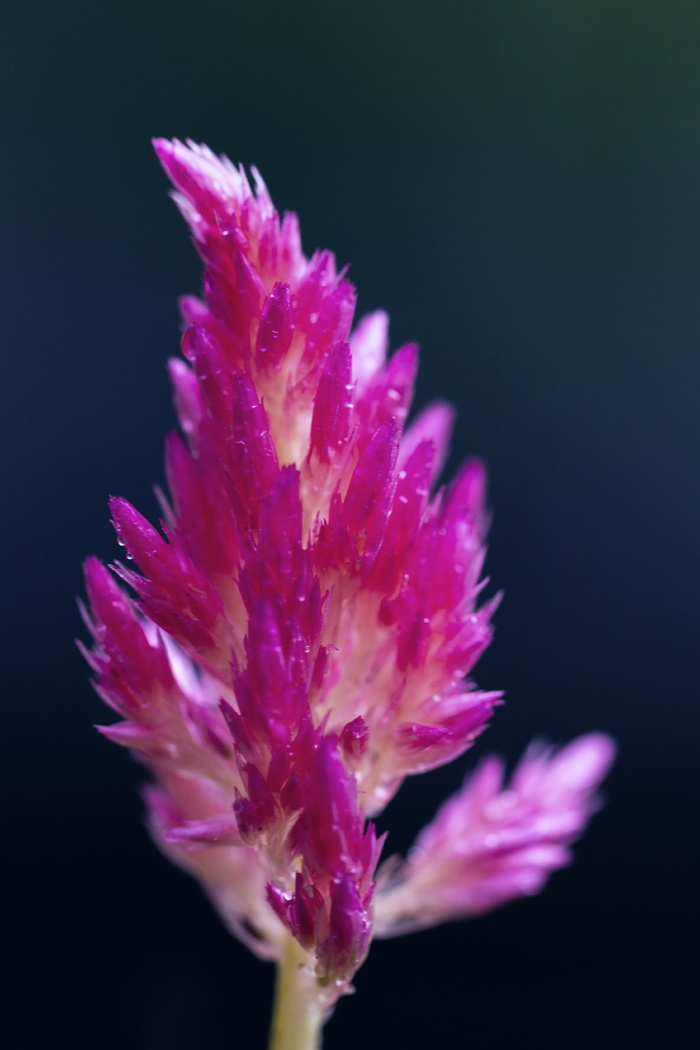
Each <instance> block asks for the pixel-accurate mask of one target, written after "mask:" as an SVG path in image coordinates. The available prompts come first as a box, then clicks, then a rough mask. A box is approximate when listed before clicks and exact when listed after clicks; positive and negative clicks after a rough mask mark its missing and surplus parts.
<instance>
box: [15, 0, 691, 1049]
mask: <svg viewBox="0 0 700 1050" xmlns="http://www.w3.org/2000/svg"><path fill="white" fill-rule="evenodd" d="M699 59H700V6H698V5H697V4H693V3H688V2H687V0H664V2H663V3H660V2H659V0H634V2H632V0H528V2H527V3H523V2H522V0H489V2H487V3H483V2H482V3H476V2H473V0H453V2H452V0H432V2H431V3H427V2H423V0H401V2H399V0H354V2H352V3H346V2H338V3H334V2H329V0H326V2H320V0H296V2H294V3H284V2H281V0H256V2H255V3H240V2H238V0H225V2H223V0H222V2H218V0H200V2H198V3H196V4H195V3H192V2H190V3H184V2H182V0H167V2H166V0H145V2H144V0H140V2H137V0H120V2H119V3H116V4H95V3H94V2H88V0H84V2H83V0H66V2H64V3H62V4H57V3H54V2H51V0H25V3H23V4H22V5H19V4H11V5H8V6H7V7H6V8H5V9H4V11H3V18H2V24H1V25H0V143H1V145H0V354H1V362H2V365H1V369H2V391H1V393H0V399H1V404H2V407H1V409H0V433H1V435H2V436H1V438H0V449H1V450H2V454H1V466H0V470H1V471H2V477H3V481H2V494H3V512H2V541H1V548H0V549H1V550H2V555H3V571H2V587H3V592H4V595H3V603H2V617H3V623H2V633H1V634H0V641H1V644H2V686H3V688H2V692H3V702H2V706H1V708H0V718H1V719H2V747H3V758H2V765H1V769H2V775H3V777H4V787H3V790H2V793H1V795H0V799H1V805H2V810H3V816H4V820H5V831H4V834H3V847H4V856H5V861H4V864H3V881H4V888H3V890H2V897H1V899H2V903H3V906H4V908H5V909H6V911H7V916H6V920H5V922H6V927H5V928H6V930H7V931H8V933H7V935H6V936H4V941H5V948H6V951H7V957H8V962H9V969H10V981H9V983H7V982H6V983H5V986H4V990H8V989H9V991H10V996H9V1000H8V1006H7V1007H6V1008H3V1011H2V1013H1V1014H0V1024H1V1025H2V1026H3V1027H5V1028H6V1029H8V1038H7V1041H6V1044H5V1045H7V1046H8V1047H22V1048H34V1047H45V1046H48V1045H57V1043H58V1042H61V1041H65V1042H66V1044H67V1045H70V1046H71V1047H72V1048H73V1050H83V1048H90V1050H92V1048H93V1047H96V1046H99V1047H100V1050H113V1048H114V1050H117V1048H119V1050H124V1048H126V1047H128V1048H129V1050H161V1048H167V1050H194V1048H195V1047H196V1048H197V1050H211V1048H215V1047H216V1048H217V1050H218V1048H220V1047H223V1046H231V1047H245V1048H252V1050H255V1048H256V1047H263V1046H264V1045H265V1038H266V1031H267V1023H268V1021H267V1019H268V1010H269V1000H270V995H271V987H272V971H271V969H270V968H269V967H268V966H266V965H264V964H262V963H260V962H258V961H257V960H255V959H253V958H252V957H250V956H248V955H247V953H246V951H245V950H244V949H243V948H241V947H240V946H239V945H238V944H236V943H234V942H232V941H231V939H230V938H229V937H228V936H227V935H226V934H225V933H224V931H223V929H221V928H220V926H219V925H218V921H217V919H216V918H215V916H214V915H213V913H212V912H211V911H210V909H209V907H208V905H207V904H206V902H205V901H204V900H203V898H202V897H201V896H200V894H199V891H198V889H197V888H196V887H195V886H194V884H192V883H191V882H190V881H189V880H188V879H187V878H186V877H185V876H184V875H182V874H181V873H179V872H178V871H176V870H175V869H172V868H171V867H170V866H169V865H168V864H167V863H166V862H165V861H164V860H163V859H162V858H161V857H160V856H159V855H158V854H157V852H156V851H155V850H154V849H153V847H152V846H151V844H150V842H149V840H148V838H147V834H146V832H145V829H144V827H143V824H142V817H141V810H140V803H139V801H138V798H137V787H138V785H139V783H141V782H142V780H143V774H142V771H141V770H140V768H139V767H138V766H137V765H136V764H135V763H133V762H131V761H130V759H129V758H128V756H127V755H126V753H124V752H122V751H120V750H118V749H117V748H116V747H114V746H113V745H111V744H109V743H107V742H106V741H105V740H103V739H101V738H99V737H98V735H97V734H96V733H95V732H94V731H93V730H92V728H91V725H92V723H94V722H99V721H100V720H103V719H105V711H104V710H102V709H101V706H100V704H99V702H98V700H97V698H96V697H94V695H93V694H92V692H91V690H90V687H89V686H88V684H87V675H86V670H85V668H84V666H83V664H82V662H81V660H80V658H79V656H78V654H77V652H76V651H75V649H74V647H73V643H72V639H73V637H74V636H75V635H81V636H84V630H83V628H82V626H81V625H80V622H79V620H78V616H77V612H76V609H75V596H76V595H77V594H79V593H80V591H81V588H82V584H81V574H80V564H81V560H82V558H83V556H84V555H85V554H88V553H97V554H99V555H100V556H102V557H104V558H105V559H110V558H112V557H114V556H115V554H116V545H115V541H114V538H113V536H112V534H111V530H110V527H109V524H108V513H107V507H106V499H107V496H108V495H109V494H110V493H114V494H120V495H125V496H127V497H128V498H130V499H131V500H133V501H134V502H135V503H136V504H137V506H139V507H140V508H141V509H142V510H144V511H145V512H147V513H148V514H150V515H153V516H155V515H156V514H157V509H156V503H155V499H154V497H153V493H152V487H151V486H152V484H153V483H154V482H159V481H162V463H161V457H162V442H163V435H164V434H165V432H166V431H167V430H168V429H170V428H171V427H172V425H173V412H172V409H171V406H170V395H169V391H168V386H167V381H166V376H165V370H164V364H165V361H166V358H167V357H168V356H169V355H171V354H173V353H174V352H176V351H177V345H178V337H179V335H178V332H179V322H178V317H177V312H176V297H177V296H178V295H179V294H180V293H183V292H186V291H194V290H196V289H197V288H198V287H199V280H200V269H199V264H198V261H197V260H196V258H195V255H194V252H193V251H192V249H191V247H190V245H189V243H188V237H187V234H186V232H185V228H184V225H183V224H182V222H181V220H180V218H179V216H178V214H177V213H176V210H175V208H174V206H173V205H172V203H171V202H170V201H169V200H168V198H167V193H166V180H165V178H164V176H163V175H162V173H161V172H160V170H159V167H158V165H157V163H156V161H155V158H154V157H153V155H152V154H151V151H150V146H149V138H150V136H151V135H154V134H156V135H164V136H179V137H188V136H189V137H192V138H194V139H196V140H203V141H206V142H208V143H209V145H211V147H212V148H214V149H215V150H217V151H224V152H226V153H228V154H229V155H230V156H231V157H232V159H234V160H241V161H243V162H245V163H246V164H250V163H254V164H256V165H257V166H258V167H259V168H260V169H261V171H262V172H263V174H264V176H265V177H266V179H267V182H268V185H269V187H270V190H271V193H272V195H273V199H274V200H275V202H276V203H277V204H278V206H279V207H280V208H281V209H293V210H296V211H298V212H299V214H300V215H301V220H302V233H303V238H304V245H305V248H306V250H307V252H310V251H312V250H313V249H314V248H315V247H317V246H319V247H329V248H332V249H334V250H335V252H336V254H337V257H338V260H339V262H341V263H345V262H350V263H351V264H352V265H351V270H350V276H351V277H352V279H353V280H354V281H355V283H356V285H357V286H358V288H359V293H360V300H359V302H360V311H361V312H366V311H368V310H371V309H375V308H378V307H384V308H386V309H387V310H388V311H389V313H390V315H391V318H392V330H391V334H392V344H393V346H395V347H396V346H399V345H401V344H402V343H403V342H405V341H408V340H412V339H416V340H418V341H419V342H420V344H421V347H422V370H421V374H420V380H419V385H418V397H417V404H418V405H419V406H420V405H421V404H424V403H425V402H426V401H428V400H429V399H430V398H432V397H434V396H437V395H443V396H445V395H446V396H448V397H449V398H451V399H452V400H453V401H454V402H455V403H456V405H457V407H458V409H459V423H458V426H457V431H456V437H455V444H454V452H453V457H452V460H451V463H450V469H454V467H455V466H456V464H457V463H458V462H459V461H460V460H461V459H463V458H464V457H465V456H466V455H467V454H469V453H472V452H478V453H480V454H481V455H482V456H483V457H484V458H485V459H486V460H487V462H488V464H489V468H490V473H491V503H492V506H493V508H494V518H493V527H492V534H491V552H490V555H489V562H488V569H489V571H490V574H491V576H492V578H493V581H494V584H493V587H498V588H503V589H504V590H505V593H506V597H505V601H504V603H503V605H502V606H501V609H500V611H499V612H498V615H497V620H496V623H497V634H496V640H495V642H494V645H493V647H492V649H491V651H490V652H489V653H488V654H487V656H486V657H485V658H484V659H483V660H482V662H481V665H480V666H479V668H478V669H477V671H478V673H477V678H478V681H479V683H480V684H482V685H483V686H485V687H489V688H499V687H502V688H505V689H506V690H507V706H505V707H504V708H501V709H500V710H499V711H498V713H497V716H496V718H495V720H494V723H493V727H492V728H491V729H490V730H489V732H488V734H487V735H486V736H485V737H483V738H482V740H481V741H480V742H479V744H478V745H477V748H476V749H475V750H474V752H472V753H471V754H470V755H468V756H466V757H465V758H464V759H463V760H461V761H460V762H458V763H456V764H455V766H454V767H450V768H449V769H447V770H443V771H441V772H439V773H435V774H432V775H430V776H427V777H423V778H419V779H416V780H414V781H412V782H411V783H410V784H409V785H407V786H406V787H405V789H404V790H403V791H402V793H401V795H400V796H399V797H398V798H397V800H396V801H395V803H393V804H392V806H391V808H390V810H389V811H388V813H387V819H386V822H385V825H388V826H390V828H391V839H390V848H392V849H393V850H398V849H404V848H406V847H407V846H408V845H409V844H410V842H411V840H412V838H413V836H414V834H415V833H416V831H417V830H418V828H419V827H420V826H421V825H422V824H423V823H424V822H425V821H426V820H427V819H429V817H430V816H431V815H432V813H433V811H434V809H435V807H436V806H437V804H438V802H439V800H440V799H441V798H442V797H443V796H444V795H446V794H447V793H448V792H449V791H452V790H454V789H455V788H456V787H457V785H458V784H459V783H460V781H461V778H462V776H463V774H464V772H465V770H466V769H467V768H469V766H470V764H471V763H473V761H474V760H475V758H476V757H477V756H478V755H481V754H484V753H485V752H486V751H488V750H491V749H496V750H500V751H502V752H504V753H505V754H507V755H508V757H509V760H510V761H514V760H515V759H516V758H517V757H518V756H519V754H520V753H521V752H522V750H523V749H524V747H525V746H526V744H527V743H528V741H529V740H530V738H531V737H532V736H535V735H539V736H546V737H548V738H549V739H552V740H555V741H564V740H566V739H568V738H570V737H571V736H573V735H575V734H577V733H580V732H584V731H586V730H589V729H605V730H608V731H610V732H612V733H613V734H614V735H615V736H616V737H617V739H618V741H619V746H620V755H619V761H618V764H617V767H616V769H615V772H614V774H613V775H612V776H611V778H610V780H609V783H608V785H607V788H606V798H607V806H606V808H605V810H604V811H603V812H601V814H600V815H599V816H598V817H596V819H595V821H594V823H593V826H592V828H591V830H590V833H589V834H588V835H587V836H586V838H585V839H584V840H583V841H582V842H581V843H580V845H579V847H578V848H577V851H576V852H577V860H576V864H575V866H574V867H572V868H570V869H569V870H567V871H566V872H563V873H560V874H558V875H557V876H555V877H554V878H553V880H552V883H551V884H550V887H549V888H548V890H547V891H546V893H545V894H544V895H543V896H541V897H539V898H537V899H533V900H528V901H526V902H523V903H518V904H515V905H512V906H510V907H508V908H506V909H504V910H503V911H501V912H499V913H497V914H494V915H493V916H491V917H488V918H484V919H482V920H479V921H476V922H472V923H470V924H461V925H453V926H449V927H445V928H443V929H439V930H435V931H431V932H427V933H423V934H420V935H415V936H413V937H411V938H405V939H403V940H398V941H394V942H385V943H380V944H377V945H376V946H375V947H374V949H373V951H372V954H371V956H370V959H369V961H368V962H367V963H366V965H365V967H364V968H363V969H362V970H361V971H360V973H359V975H358V978H357V982H356V983H357V989H358V994H357V995H356V996H354V997H353V998H349V999H346V1000H344V1001H343V1002H341V1003H340V1005H339V1007H338V1009H337V1011H336V1015H335V1016H334V1018H333V1019H332V1021H331V1022H330V1025H329V1028H328V1032H327V1046H328V1047H329V1050H349V1048H351V1047H352V1048H356V1047H357V1046H360V1045H361V1046H362V1047H363V1048H365V1050H376V1048H380V1047H383V1048H387V1047H397V1046H401V1047H402V1048H404V1050H412V1048H416V1050H417V1048H424V1047H425V1046H431V1045H435V1046H445V1045H449V1046H457V1047H461V1046H464V1047H470V1048H474V1050H477V1048H478V1050H482V1048H483V1050H501V1048H512V1047H515V1046H517V1047H538V1048H549V1047H552V1048H561V1047H565V1048H567V1050H583V1048H585V1050H590V1048H596V1050H613V1048H618V1047H626V1046H634V1047H645V1046H654V1047H657V1046H664V1047H668V1048H670V1050H683V1048H685V1047H691V1046H695V1045H697V1043H696V1041H695V1040H696V1039H697V1034H698V1032H697V1027H696V1024H695V1015H696V1012H697V1011H696V1007H695V1006H694V1005H693V994H694V991H695V989H696V976H697V975H696V970H697V961H696V946H697V943H698V906H697V896H698V889H697V887H698V873H697V863H698V854H699V852H700V847H699V844H698V801H699V795H700V786H699V780H700V777H699V773H698V736H699V734H698V729H699V728H700V726H699V718H698V689H699V683H700V675H699V674H698V670H699V668H698V651H697V642H696V635H697V630H698V593H700V579H699V578H698V576H699V565H698V556H697V550H698V545H697V534H698V510H699V494H698V480H697V477H698V473H697V459H698V450H699V449H700V411H699V410H698V402H699V400H700V356H699V352H698V351H699V343H700V305H699V297H698V284H699V282H700V188H699V186H698V183H699V181H700V179H699V175H700V62H699ZM107 717H109V715H107Z"/></svg>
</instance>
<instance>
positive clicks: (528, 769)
mask: <svg viewBox="0 0 700 1050" xmlns="http://www.w3.org/2000/svg"><path fill="white" fill-rule="evenodd" d="M614 755H615V746H614V744H613V742H612V740H611V739H610V738H609V737H607V736H604V735H602V734H591V735H589V736H583V737H579V739H578V740H574V741H573V743H571V744H569V745H568V746H567V747H565V748H563V749H562V750H561V751H559V752H558V753H556V754H553V753H552V752H551V751H549V750H547V749H546V748H543V747H542V746H541V745H537V744H535V745H533V746H532V747H531V748H530V750H529V751H527V753H526V754H525V755H524V757H523V759H522V760H521V762H520V765H519V766H518V768H517V769H516V770H515V773H514V774H513V777H512V779H511V782H510V785H509V787H508V788H507V789H504V788H503V763H502V762H501V761H500V759H498V758H494V757H491V758H487V759H485V760H484V761H483V762H482V763H481V764H480V765H479V767H478V768H477V769H476V771H475V772H474V773H473V774H472V776H471V777H469V778H468V779H467V780H466V782H465V784H464V787H463V788H462V790H461V791H460V792H459V793H458V794H456V795H454V796H453V797H452V798H451V799H449V800H448V801H447V802H446V803H445V804H444V805H443V806H442V808H441V809H440V810H439V811H438V813H437V815H436V816H435V819H434V820H433V821H432V822H431V823H430V824H429V825H428V826H427V827H426V828H424V830H423V831H422V832H421V834H420V835H419V837H418V839H417V841H416V843H415V845H414V846H413V848H412V849H411V851H410V852H409V854H408V859H407V860H405V861H403V862H401V861H400V860H399V859H398V858H396V857H395V858H391V859H390V860H388V861H386V863H385V864H384V865H383V866H382V868H381V869H380V871H379V873H378V879H377V893H376V898H375V921H376V928H375V935H376V936H377V937H393V936H396V935H397V934H401V933H410V932H411V931H413V930H420V929H424V928H426V927H428V926H435V925H436V924H437V923H440V922H446V921H448V920H450V919H461V918H469V917H471V916H474V915H480V914H482V913H483V912H487V911H491V910H492V909H493V908H497V907H498V906H499V905H501V904H505V903H506V902H507V901H509V900H514V899H515V898H517V897H524V896H530V895H532V894H535V893H539V891H540V890H541V889H542V887H543V886H544V884H545V882H546V881H547V878H548V876H549V874H550V873H551V872H553V871H556V870H557V868H563V867H565V865H567V864H568V863H569V861H570V859H571V855H570V853H569V849H568V847H569V846H570V845H571V843H572V842H573V841H574V840H575V839H576V838H578V836H579V835H580V834H581V832H582V831H583V829H584V828H585V826H586V824H587V823H588V819H589V817H590V816H591V814H592V813H593V812H594V811H595V810H596V809H597V808H598V800H597V798H596V795H595V791H596V789H597V787H598V785H599V783H600V781H601V780H602V779H603V777H604V776H605V774H606V773H607V771H608V769H609V767H610V765H611V763H612V760H613V758H614Z"/></svg>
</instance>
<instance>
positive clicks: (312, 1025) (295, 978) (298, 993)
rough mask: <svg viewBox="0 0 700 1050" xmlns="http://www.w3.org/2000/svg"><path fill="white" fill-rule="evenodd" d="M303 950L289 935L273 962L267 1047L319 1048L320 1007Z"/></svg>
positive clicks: (280, 1049) (277, 1049)
mask: <svg viewBox="0 0 700 1050" xmlns="http://www.w3.org/2000/svg"><path fill="white" fill-rule="evenodd" d="M307 958H308V956H307V954H306V952H305V951H304V949H303V948H302V947H301V945H300V944H299V943H298V942H297V941H295V940H294V938H293V937H292V936H291V935H288V936H287V940H286V944H285V948H284V952H283V955H282V958H281V960H280V962H279V963H278V965H277V981H276V984H275V1004H274V1007H273V1011H272V1026H271V1028H270V1050H320V1047H321V1028H322V1027H323V1015H324V1010H323V1006H322V1005H321V1002H320V1001H319V1000H320V997H319V995H318V986H317V984H316V979H315V977H314V976H313V974H312V973H310V972H309V971H308V969H307V968H306V966H305V963H306V961H307Z"/></svg>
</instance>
